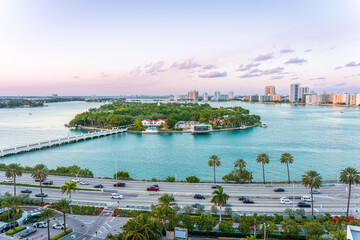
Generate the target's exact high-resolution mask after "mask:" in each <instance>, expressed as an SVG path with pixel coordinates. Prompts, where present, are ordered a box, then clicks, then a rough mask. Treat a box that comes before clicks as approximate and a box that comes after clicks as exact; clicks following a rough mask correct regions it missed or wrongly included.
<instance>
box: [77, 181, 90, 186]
mask: <svg viewBox="0 0 360 240" xmlns="http://www.w3.org/2000/svg"><path fill="white" fill-rule="evenodd" d="M79 184H80V185H89V182H88V181H80V182H79Z"/></svg>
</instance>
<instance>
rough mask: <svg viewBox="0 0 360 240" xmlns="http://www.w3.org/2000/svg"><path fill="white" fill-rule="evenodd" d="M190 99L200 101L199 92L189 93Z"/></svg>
mask: <svg viewBox="0 0 360 240" xmlns="http://www.w3.org/2000/svg"><path fill="white" fill-rule="evenodd" d="M188 99H190V100H192V101H194V102H197V101H198V99H199V92H198V91H196V90H192V91H190V92H188Z"/></svg>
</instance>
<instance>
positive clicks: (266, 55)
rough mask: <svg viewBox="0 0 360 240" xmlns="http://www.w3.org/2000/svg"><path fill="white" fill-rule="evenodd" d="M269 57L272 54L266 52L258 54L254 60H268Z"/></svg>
mask: <svg viewBox="0 0 360 240" xmlns="http://www.w3.org/2000/svg"><path fill="white" fill-rule="evenodd" d="M271 58H273V54H272V53H268V54H265V55H259V56H257V57H256V58H255V59H254V60H255V61H266V60H269V59H271Z"/></svg>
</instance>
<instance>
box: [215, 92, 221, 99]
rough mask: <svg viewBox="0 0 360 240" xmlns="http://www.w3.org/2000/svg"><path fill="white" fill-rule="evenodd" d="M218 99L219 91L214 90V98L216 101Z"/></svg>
mask: <svg viewBox="0 0 360 240" xmlns="http://www.w3.org/2000/svg"><path fill="white" fill-rule="evenodd" d="M219 99H220V91H215V93H214V100H215V101H218V100H219Z"/></svg>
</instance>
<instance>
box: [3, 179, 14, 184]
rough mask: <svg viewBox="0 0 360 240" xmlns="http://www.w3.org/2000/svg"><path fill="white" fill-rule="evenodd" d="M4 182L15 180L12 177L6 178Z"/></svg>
mask: <svg viewBox="0 0 360 240" xmlns="http://www.w3.org/2000/svg"><path fill="white" fill-rule="evenodd" d="M4 182H8V183H13V182H14V180H13V179H12V178H7V179H5V180H4Z"/></svg>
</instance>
